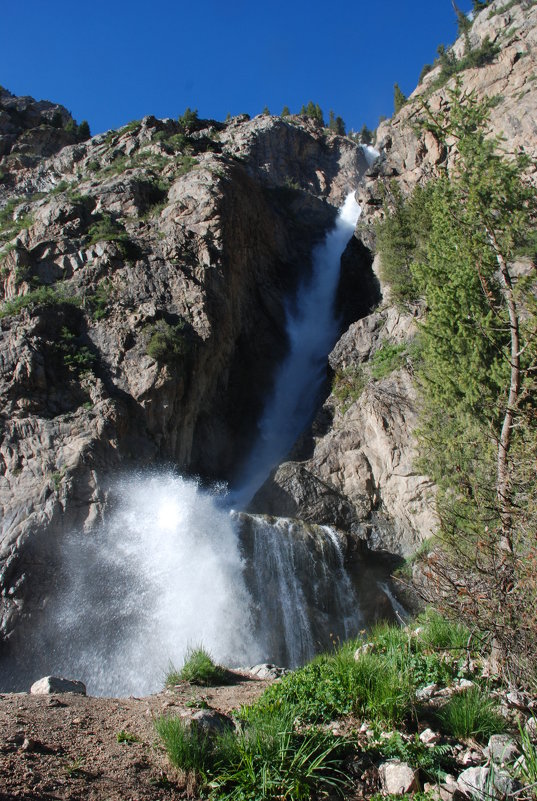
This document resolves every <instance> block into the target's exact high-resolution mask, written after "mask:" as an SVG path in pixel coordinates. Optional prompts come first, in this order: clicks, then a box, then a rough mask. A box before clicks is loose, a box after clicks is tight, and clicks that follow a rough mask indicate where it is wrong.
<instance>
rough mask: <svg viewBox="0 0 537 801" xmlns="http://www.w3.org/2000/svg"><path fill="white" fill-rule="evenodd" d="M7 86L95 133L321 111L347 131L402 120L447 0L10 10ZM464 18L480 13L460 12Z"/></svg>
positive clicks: (161, 0) (60, 0) (96, 0)
mask: <svg viewBox="0 0 537 801" xmlns="http://www.w3.org/2000/svg"><path fill="white" fill-rule="evenodd" d="M2 5H3V7H2V10H1V15H0V35H1V40H2V46H1V48H0V83H1V84H2V85H3V86H5V87H6V88H7V89H9V90H10V91H11V92H13V93H14V94H19V95H22V94H29V95H33V96H34V97H36V98H39V99H48V100H54V101H56V102H58V103H62V104H63V105H65V106H66V107H67V108H68V109H69V110H70V111H71V113H72V114H73V116H74V117H75V118H76V119H77V120H78V121H79V122H80V120H82V119H87V120H88V121H89V123H90V126H91V130H92V133H99V132H101V131H104V130H107V129H109V128H112V127H114V128H115V127H119V126H120V125H123V124H125V123H127V122H128V121H129V120H132V119H137V118H140V117H142V116H144V115H145V114H154V115H155V116H157V117H177V116H178V115H179V114H181V113H182V112H183V111H184V109H185V108H186V107H187V106H190V107H191V108H197V109H198V110H199V114H200V116H202V117H213V118H215V119H224V118H225V117H226V114H228V113H230V114H239V113H241V112H248V113H249V114H251V115H252V116H253V115H255V114H258V113H260V112H261V111H262V110H263V108H264V106H268V108H269V109H270V111H271V112H273V113H280V111H281V110H282V107H283V105H285V104H286V105H288V106H289V107H290V109H291V111H292V112H297V111H299V110H300V106H301V105H302V103H307V102H308V100H313V101H314V102H316V103H319V105H320V106H321V108H322V109H323V111H324V113H325V116H326V117H328V111H329V109H333V110H334V111H335V113H336V114H340V115H341V116H342V117H343V119H344V121H345V123H346V125H347V128H354V129H359V128H360V127H361V126H362V124H363V123H364V122H365V123H366V124H367V125H368V126H369V127H370V128H374V127H376V125H377V123H378V119H379V116H380V115H381V114H384V115H386V116H390V115H391V113H392V111H393V84H394V82H395V81H397V82H398V83H399V85H400V86H401V88H402V90H403V91H404V92H405V93H407V94H408V93H409V92H411V91H412V89H414V87H415V85H416V83H417V79H418V76H419V73H420V71H421V68H422V66H423V64H425V63H427V62H431V61H432V60H433V59H434V57H435V54H436V48H437V46H438V44H440V43H441V42H442V43H445V44H450V43H451V42H452V41H453V40H454V39H455V36H456V23H455V16H454V13H453V9H452V6H451V0H415V1H413V0H406V2H405V0H384V1H382V0H377V2H374V0H371V2H365V0H352V2H351V0H340V2H338V3H333V4H331V5H329V4H328V3H326V2H320V0H309V2H308V1H307V0H276V1H275V2H270V0H268V2H266V3H259V2H255V0H254V2H247V0H227V2H225V1H224V0H220V1H218V0H189V1H188V2H184V0H175V1H174V0H153V2H152V3H151V2H141V0H131V2H126V0H91V2H86V3H81V2H73V0H69V2H67V1H66V0H49V2H46V3H45V2H43V0H25V2H24V3H23V2H17V1H16V0H9V1H8V0H4V3H3V4H2ZM459 6H460V8H461V9H462V10H463V11H468V10H469V9H470V7H471V0H459Z"/></svg>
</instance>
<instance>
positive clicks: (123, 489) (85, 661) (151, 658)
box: [0, 472, 261, 695]
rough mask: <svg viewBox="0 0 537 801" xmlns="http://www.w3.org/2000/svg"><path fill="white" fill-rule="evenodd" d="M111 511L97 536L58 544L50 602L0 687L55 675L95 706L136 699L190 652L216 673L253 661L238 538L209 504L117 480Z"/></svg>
mask: <svg viewBox="0 0 537 801" xmlns="http://www.w3.org/2000/svg"><path fill="white" fill-rule="evenodd" d="M110 506H111V507H112V509H113V511H111V512H110V514H107V515H106V518H105V521H104V522H103V524H102V525H100V526H98V527H97V528H95V529H94V530H92V531H91V532H86V533H84V532H81V531H79V532H71V534H70V536H68V537H66V539H65V542H63V543H62V551H61V561H60V565H59V566H58V568H57V569H58V570H59V571H60V575H59V579H58V586H57V587H56V591H55V592H52V593H51V597H50V599H49V601H48V603H47V605H46V607H45V609H44V611H43V612H42V613H41V615H40V617H39V619H38V625H37V626H35V625H34V626H33V627H32V630H31V636H24V637H23V641H22V643H21V644H20V645H19V647H18V653H17V658H16V661H15V664H7V665H6V664H4V665H2V666H1V668H0V676H1V686H2V687H9V688H10V689H21V688H27V687H28V683H29V682H31V681H33V680H35V679H36V678H39V677H40V676H43V675H47V674H50V673H56V674H59V675H66V676H74V677H77V678H79V679H82V680H83V681H84V682H86V684H87V685H88V689H89V691H90V692H91V693H92V694H94V695H95V694H100V695H102V694H119V695H128V694H129V693H136V694H138V695H140V694H143V693H148V692H154V691H156V690H158V689H159V688H160V687H162V685H163V681H164V675H165V672H166V669H167V667H168V666H169V664H170V663H173V664H174V665H176V666H180V665H181V664H182V660H183V657H184V655H185V652H186V650H187V648H188V647H189V646H196V645H199V644H203V645H204V646H205V647H206V648H207V649H208V650H209V651H210V652H211V653H212V654H213V656H214V657H215V658H216V659H218V660H219V661H221V662H222V663H223V664H227V665H235V666H236V665H239V664H255V663H256V662H257V661H259V659H260V657H261V652H260V650H259V648H258V646H257V645H256V643H255V641H254V637H253V629H252V625H251V612H250V606H251V599H250V594H249V592H248V590H247V588H246V583H245V580H244V575H243V566H244V563H243V557H242V555H241V553H240V546H239V541H238V537H237V532H236V529H235V526H234V524H233V521H232V519H231V518H230V515H229V513H228V512H226V511H225V510H223V509H221V508H219V507H218V505H217V504H216V503H215V497H214V495H213V494H210V493H207V492H205V491H203V490H202V489H201V488H200V487H199V486H198V484H197V483H196V482H195V481H193V480H190V479H184V478H181V477H179V476H175V475H173V474H171V473H157V474H150V473H148V472H145V473H140V474H136V475H130V476H128V477H127V478H125V479H123V480H121V481H118V482H117V483H116V484H115V485H114V486H113V487H112V488H111V497H110ZM54 567H55V566H52V565H51V574H52V573H53V572H55V571H54Z"/></svg>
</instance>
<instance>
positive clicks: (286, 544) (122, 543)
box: [0, 193, 360, 695]
mask: <svg viewBox="0 0 537 801" xmlns="http://www.w3.org/2000/svg"><path fill="white" fill-rule="evenodd" d="M359 212H360V209H359V207H358V205H357V204H356V201H355V200H354V195H353V194H352V193H351V194H350V195H349V196H348V197H347V199H346V201H345V203H344V205H343V207H342V209H341V211H340V213H339V217H338V220H337V223H336V226H335V227H334V229H333V230H332V231H330V232H329V233H328V234H327V236H326V238H325V241H324V242H323V243H322V244H321V245H319V246H318V247H317V248H316V249H315V252H314V254H313V267H312V273H311V276H310V278H309V281H308V282H307V283H306V284H305V285H304V286H303V287H302V288H301V290H300V291H299V293H298V295H297V298H296V301H295V303H294V304H292V305H291V304H290V305H289V307H288V310H287V334H288V338H289V354H288V356H287V358H286V359H285V361H284V363H283V364H282V365H281V368H280V370H279V372H278V375H277V377H276V381H275V385H274V390H273V393H272V396H271V397H270V399H269V401H268V402H267V405H266V408H265V412H264V414H263V418H262V420H261V423H260V431H259V438H258V441H257V443H256V444H255V445H254V447H253V450H252V454H251V456H250V458H249V459H248V460H247V463H246V464H245V465H244V467H243V469H242V471H241V478H240V481H239V482H238V483H237V488H236V490H235V491H234V493H233V494H232V496H231V498H232V502H233V504H234V505H235V507H237V506H238V507H239V508H241V507H242V508H243V507H244V504H246V503H247V501H248V500H249V499H250V497H251V496H252V495H253V494H254V492H255V491H256V490H257V488H258V487H259V486H260V484H261V483H262V482H263V481H264V480H265V478H266V477H267V475H268V473H269V472H270V470H271V468H272V467H274V465H276V464H277V463H278V462H279V461H280V460H281V459H282V457H283V456H285V454H286V453H287V452H288V450H289V448H290V447H291V446H292V444H293V442H294V440H295V439H296V437H297V436H298V434H299V433H300V432H301V430H302V429H303V428H304V426H305V425H306V424H307V423H308V422H309V420H310V419H311V417H312V415H313V413H314V410H315V406H316V402H317V399H318V394H319V390H320V387H321V384H322V381H323V378H324V375H325V369H326V367H325V365H326V357H327V355H328V353H329V351H330V349H331V348H332V346H333V344H334V342H335V340H336V338H337V335H338V321H337V319H336V317H335V312H334V298H335V293H336V289H337V285H338V278H339V267H340V259H341V255H342V253H343V250H344V249H345V246H346V244H347V242H348V240H349V239H350V237H351V236H352V233H353V231H354V227H355V225H356V221H357V219H358V216H359ZM230 506H231V502H230V499H229V498H228V499H225V498H224V499H222V496H221V494H220V495H219V493H218V491H212V492H210V491H207V490H203V489H202V488H201V487H200V486H199V484H198V483H197V482H196V481H194V480H192V479H185V478H181V477H179V476H177V475H175V474H174V473H171V472H169V471H161V472H153V473H152V472H149V471H145V472H140V473H136V474H131V475H129V476H126V477H125V478H123V479H122V480H120V481H117V482H116V483H115V484H113V485H112V486H111V488H110V493H109V497H108V504H107V511H106V514H105V515H104V519H103V521H102V522H101V523H100V524H99V525H96V526H94V528H93V529H92V530H91V532H83V531H72V532H70V533H69V534H68V535H66V536H65V538H64V539H63V540H62V542H61V552H60V555H59V559H58V563H57V564H51V566H50V575H51V577H52V576H55V579H54V586H53V585H52V581H53V580H52V578H51V587H50V588H49V593H48V598H47V599H46V603H45V605H44V608H43V609H41V610H39V611H36V613H35V615H34V616H33V619H30V620H27V621H26V622H25V623H24V624H22V625H21V627H20V633H19V636H18V637H17V638H16V642H13V643H12V651H11V656H10V657H9V658H8V659H7V660H6V659H4V660H3V661H2V662H1V663H0V690H2V689H3V690H7V689H10V690H21V689H22V690H24V689H27V688H28V686H29V684H30V683H31V682H32V681H34V680H35V679H37V678H39V677H40V676H43V675H47V674H51V673H56V674H60V675H66V676H72V677H75V678H78V679H81V680H82V681H84V682H86V684H87V686H88V691H89V692H90V693H91V694H94V695H99V694H100V695H106V694H115V695H128V694H131V693H134V694H137V695H141V694H144V693H149V692H154V691H157V690H158V689H160V688H161V687H162V685H163V681H164V674H165V672H166V668H167V666H168V665H169V663H172V664H174V665H175V666H177V667H180V666H181V664H182V660H183V657H184V655H185V653H186V650H187V649H188V647H189V646H197V645H199V644H202V645H203V646H204V647H206V648H207V649H208V650H209V651H210V652H211V654H212V655H213V657H214V658H215V659H216V660H218V661H219V662H221V663H223V664H227V665H228V666H239V665H248V664H249V665H252V664H255V663H256V662H259V661H276V662H281V663H282V664H284V665H291V666H296V665H298V664H301V663H302V662H304V661H305V660H307V659H309V658H310V657H312V656H313V654H314V653H315V652H316V651H317V650H319V649H322V648H328V647H330V645H331V640H332V638H334V639H335V640H337V639H344V638H345V637H347V636H349V635H351V634H354V633H356V632H357V630H358V628H359V624H360V621H359V620H358V618H357V613H356V607H357V602H356V596H355V594H354V591H353V589H352V586H351V584H350V582H349V579H348V577H347V574H346V572H345V568H344V562H343V554H344V550H343V547H342V543H341V542H340V540H339V539H338V536H337V534H336V533H335V532H334V531H333V530H332V529H330V528H329V527H326V526H311V525H307V524H302V523H300V522H299V521H291V520H281V519H275V518H267V517H264V516H252V515H246V514H244V513H234V512H230Z"/></svg>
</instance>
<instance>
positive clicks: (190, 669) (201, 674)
mask: <svg viewBox="0 0 537 801" xmlns="http://www.w3.org/2000/svg"><path fill="white" fill-rule="evenodd" d="M173 672H175V671H173ZM178 675H179V680H180V681H188V682H190V683H191V684H200V685H202V686H217V685H219V684H225V683H226V679H227V676H228V674H227V671H226V669H225V668H223V667H221V666H220V665H216V664H215V663H214V661H213V659H212V658H211V655H210V654H209V653H208V652H207V651H206V650H205V648H203V647H202V646H197V647H195V648H189V649H188V651H187V654H186V656H185V661H184V662H183V667H182V668H181V670H180V671H179V673H178ZM166 683H167V684H168V679H167V680H166ZM174 683H177V682H174Z"/></svg>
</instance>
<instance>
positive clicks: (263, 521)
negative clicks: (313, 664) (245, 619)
mask: <svg viewBox="0 0 537 801" xmlns="http://www.w3.org/2000/svg"><path fill="white" fill-rule="evenodd" d="M237 522H238V525H239V530H240V533H241V540H242V542H243V545H244V549H245V552H246V553H247V554H248V556H249V564H250V565H251V566H252V568H254V569H252V571H251V573H252V575H251V576H250V580H249V585H250V586H251V589H252V594H253V596H254V597H255V598H256V599H258V602H257V609H256V611H255V616H254V622H253V625H254V630H255V632H256V639H257V641H258V642H259V643H260V645H261V647H262V648H263V650H264V652H265V653H270V654H272V660H273V661H275V662H276V663H277V664H282V665H288V666H289V667H296V666H297V665H300V664H302V663H303V662H304V661H305V660H308V659H311V658H312V657H313V656H314V655H315V653H318V652H319V651H320V650H328V649H330V648H332V647H333V645H334V643H336V642H339V641H343V640H345V639H348V637H349V636H351V635H352V634H356V632H357V631H358V629H359V623H360V618H359V615H358V613H357V603H356V596H355V594H354V590H353V587H352V584H351V582H350V579H349V576H348V575H347V573H346V571H345V566H344V549H343V545H342V542H341V541H340V539H339V537H338V535H337V533H336V532H335V531H334V530H333V529H332V528H330V526H317V525H312V524H307V523H302V522H301V521H297V520H290V519H286V518H271V517H268V516H267V515H248V514H244V513H241V514H238V515H237Z"/></svg>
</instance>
